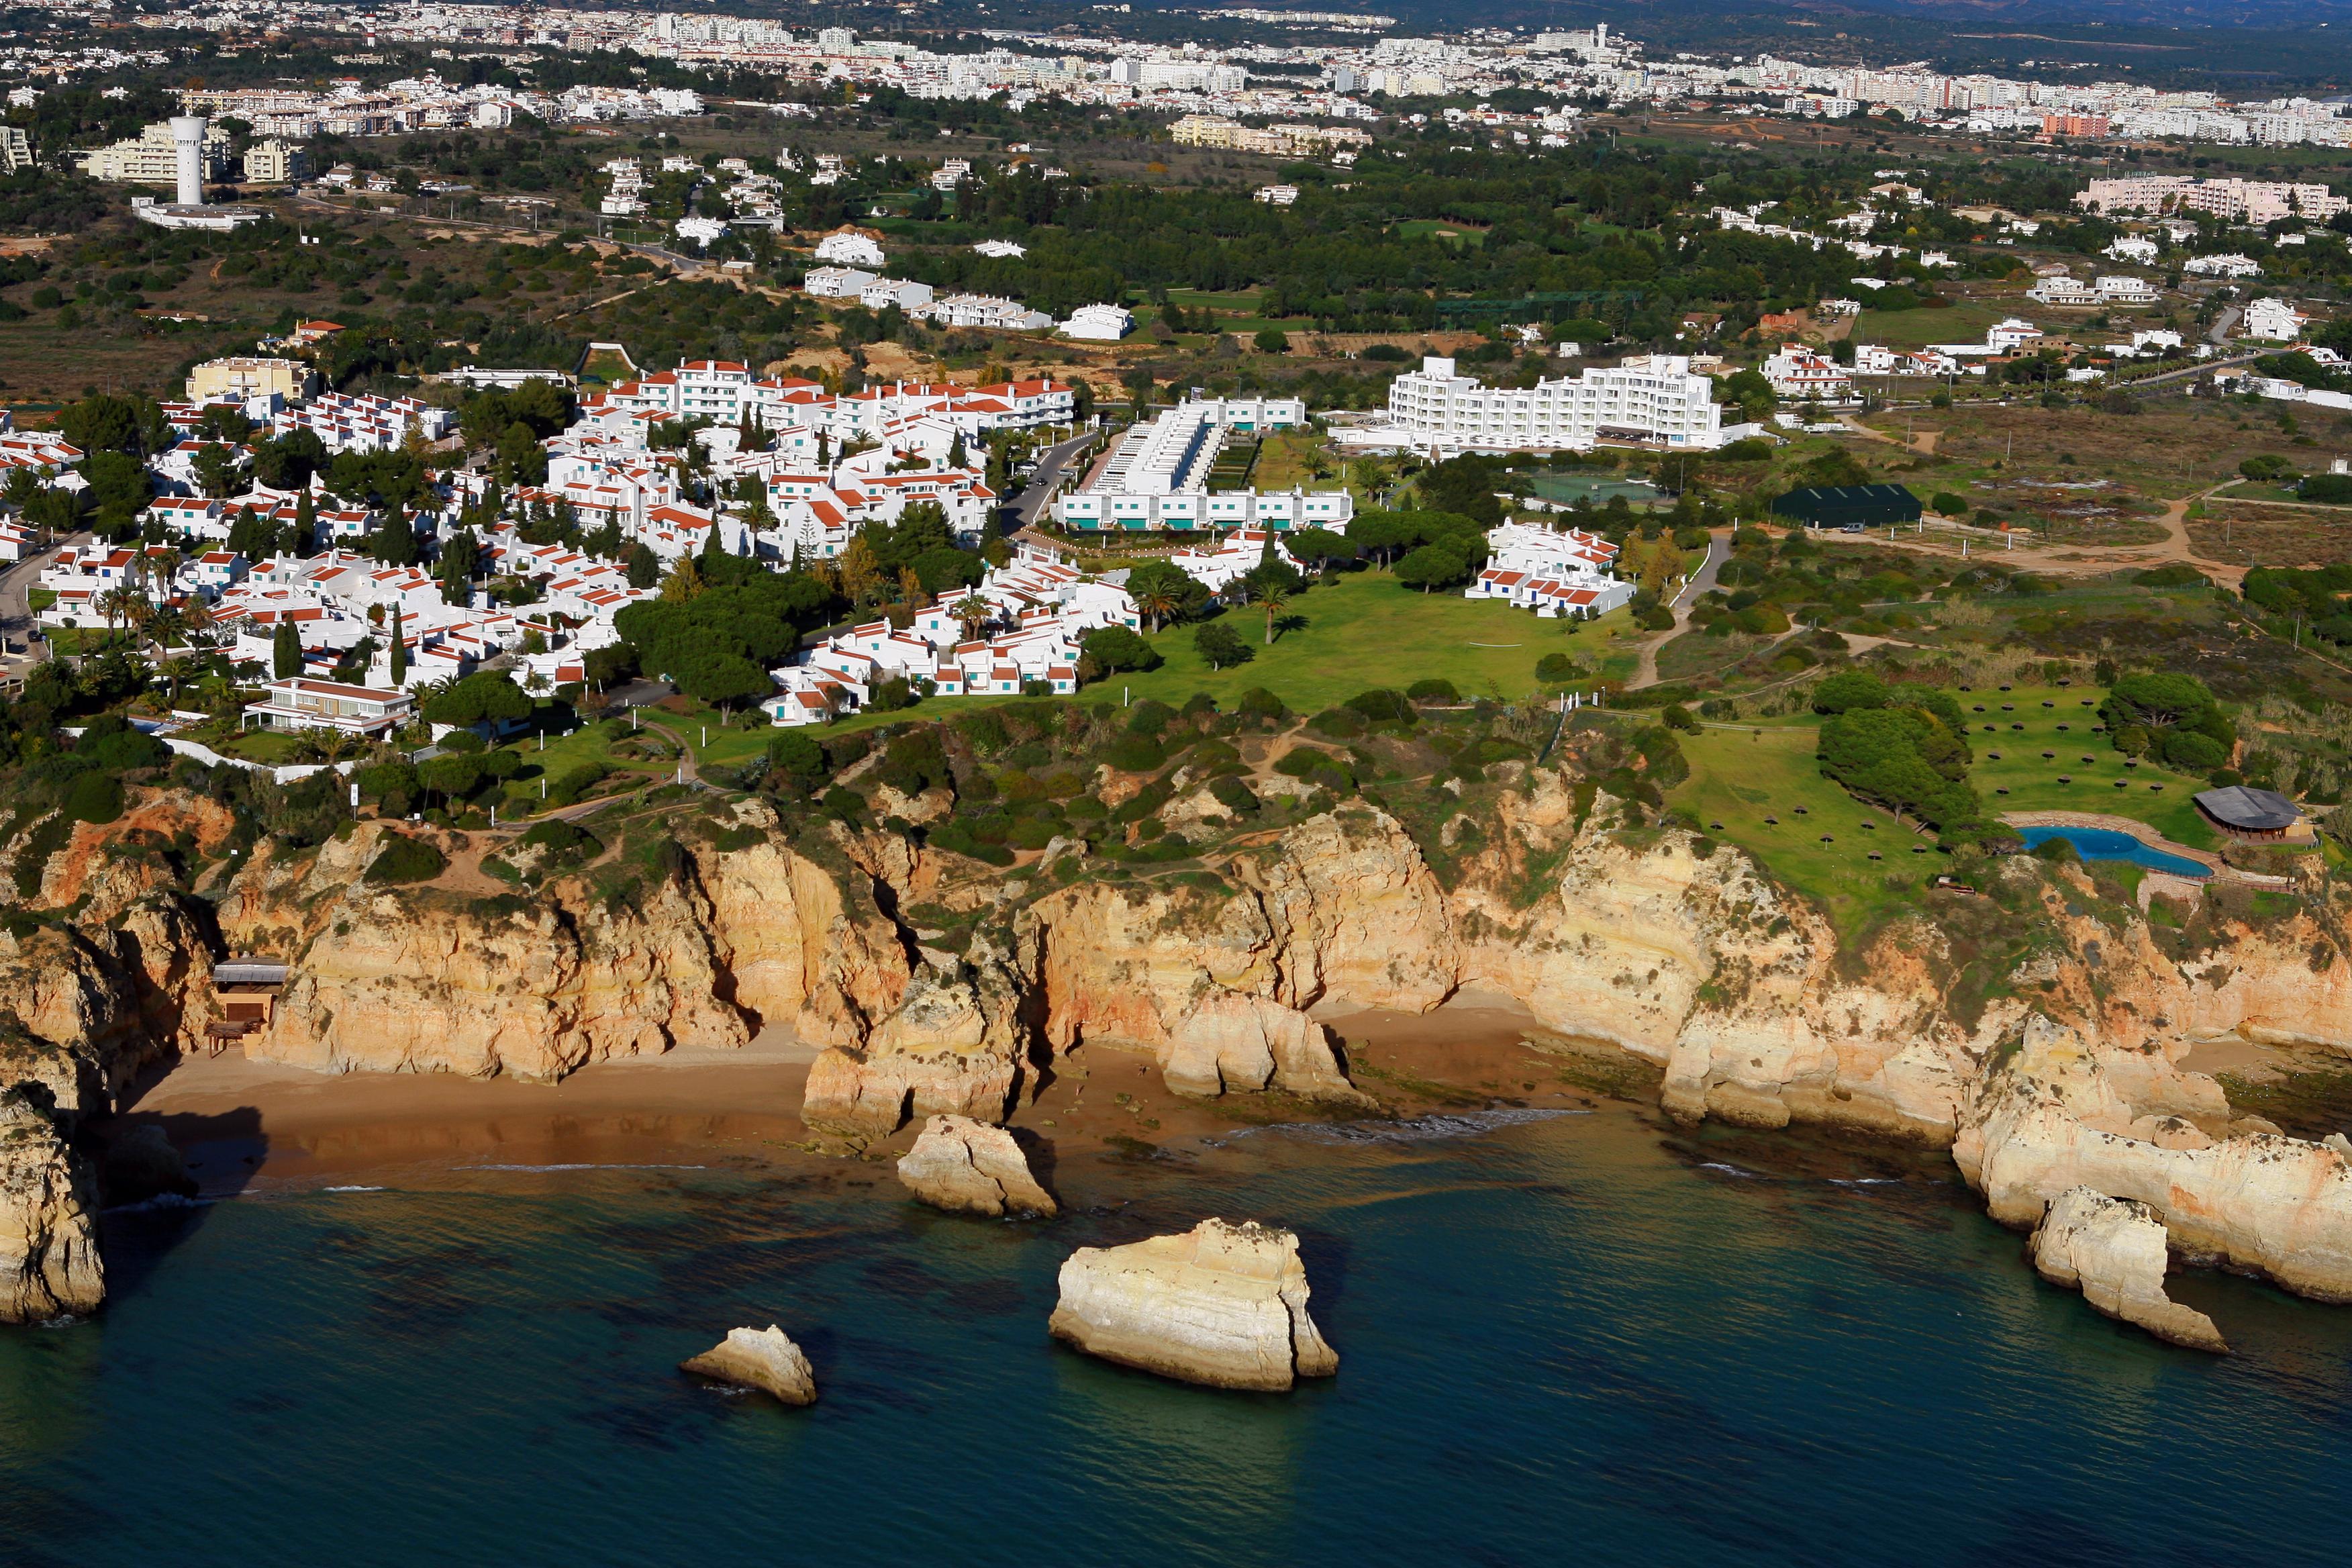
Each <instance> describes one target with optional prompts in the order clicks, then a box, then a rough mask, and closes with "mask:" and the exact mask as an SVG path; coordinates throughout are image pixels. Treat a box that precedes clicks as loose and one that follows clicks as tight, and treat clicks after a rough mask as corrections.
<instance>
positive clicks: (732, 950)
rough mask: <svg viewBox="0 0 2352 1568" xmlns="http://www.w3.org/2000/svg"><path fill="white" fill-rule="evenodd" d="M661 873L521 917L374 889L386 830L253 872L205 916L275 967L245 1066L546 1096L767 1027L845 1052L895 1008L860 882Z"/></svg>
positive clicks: (743, 819)
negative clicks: (280, 987)
mask: <svg viewBox="0 0 2352 1568" xmlns="http://www.w3.org/2000/svg"><path fill="white" fill-rule="evenodd" d="M738 826H739V827H750V828H751V829H752V830H753V831H752V832H751V834H750V835H748V836H747V837H749V838H750V839H751V842H749V843H748V845H747V846H745V847H736V848H728V847H720V846H723V845H724V844H725V843H726V842H728V840H726V839H724V838H722V839H721V840H720V846H714V845H706V846H704V847H702V848H701V849H700V850H699V851H698V852H693V853H684V852H682V853H680V854H678V855H677V856H676V857H674V858H670V859H667V860H665V861H664V862H663V863H662V865H661V866H660V867H659V868H658V870H657V872H656V874H653V875H650V876H649V877H647V878H646V879H644V880H642V881H640V882H638V883H636V884H634V885H632V886H631V887H630V888H629V889H628V890H627V891H626V893H625V895H621V896H614V895H600V894H598V893H597V892H596V890H595V889H594V887H593V884H590V883H587V882H583V881H567V882H560V883H558V884H556V885H555V886H554V887H552V888H551V889H547V890H546V891H545V892H544V893H543V894H542V896H541V897H539V898H535V899H531V900H520V899H512V898H500V897H498V896H496V895H490V896H483V897H468V896H465V895H462V894H458V893H456V892H454V891H452V890H450V889H441V888H436V889H406V888H383V887H376V886H373V885H371V884H368V883H367V882H365V881H363V880H362V872H363V870H364V869H365V868H366V867H367V866H368V864H369V863H370V862H371V861H372V860H373V858H375V856H376V855H377V854H378V853H379V852H380V850H381V847H382V842H383V837H384V836H385V835H386V834H387V833H389V832H391V831H393V829H392V828H390V827H388V826H385V825H383V824H369V825H366V826H362V827H361V828H359V829H358V830H357V831H356V832H354V833H352V835H351V836H350V837H348V838H347V839H344V840H340V841H331V842H329V843H328V844H326V845H324V846H322V847H320V849H319V851H318V852H317V853H316V854H315V855H314V856H310V857H305V858H284V857H275V856H271V855H268V854H267V853H264V854H261V855H257V857H256V858H255V860H254V861H253V863H252V864H251V865H249V866H248V867H247V868H246V870H245V871H244V872H242V873H240V875H239V876H238V877H237V879H236V881H235V883H234V884H233V885H232V886H231V888H230V889H229V890H228V894H227V896H226V898H225V899H224V900H223V902H222V905H221V923H222V927H223V930H224V931H225V932H226V934H227V935H228V937H229V939H230V941H231V942H232V944H233V945H236V946H238V947H240V948H246V949H250V950H253V951H258V952H275V953H281V954H284V955H286V956H287V957H288V958H289V960H290V961H291V962H292V963H293V972H292V973H291V974H290V975H289V981H288V984H287V987H286V990H285V993H284V994H282V995H281V996H280V997H279V999H278V1005H277V1008H276V1010H275V1016H274V1017H273V1019H272V1022H271V1026H270V1027H269V1028H268V1030H266V1031H264V1032H262V1033H261V1034H259V1035H257V1036H254V1037H250V1038H249V1039H248V1041H247V1047H246V1049H247V1054H248V1055H251V1056H253V1057H256V1058H263V1059H268V1060H273V1061H282V1062H287V1063H289V1064H292V1065H295V1066H299V1067H306V1068H315V1069H318V1070H320V1071H328V1072H352V1071H382V1072H455V1073H464V1074H468V1075H471V1076H476V1077H488V1076H491V1075H495V1074H500V1073H506V1074H512V1075H514V1076H517V1077H520V1078H526V1079H555V1078H560V1077H562V1076H563V1075H564V1074H566V1073H568V1072H571V1071H572V1070H573V1069H575V1068H579V1067H581V1066H583V1064H585V1063H588V1062H592V1061H602V1060H609V1059H613V1058H627V1057H636V1056H646V1055H654V1054H657V1053H659V1052H662V1051H666V1050H668V1049H670V1048H672V1047H676V1046H679V1045H687V1044H690V1045H696V1046H701V1047H719V1048H727V1047H740V1046H741V1045H743V1044H744V1043H745V1042H746V1041H748V1040H749V1039H750V1038H751V1036H752V1034H753V1033H755V1032H756V1031H757V1030H758V1029H759V1028H760V1027H761V1026H763V1025H764V1024H767V1023H771V1022H773V1023H781V1024H784V1025H788V1026H793V1027H794V1028H796V1029H797V1030H798V1031H799V1032H800V1033H801V1035H802V1036H803V1037H804V1038H809V1039H813V1040H815V1041H819V1042H824V1041H832V1040H845V1041H850V1042H862V1041H863V1040H864V1039H865V1038H866V1036H867V1035H868V1034H869V1033H871V1031H872V1029H873V1028H874V1026H875V1025H876V1022H877V1020H879V1019H881V1018H883V1017H886V1016H887V1015H888V1014H889V1013H890V1012H891V1011H892V1010H893V1009H894V1008H895V1007H896V1006H897V1005H898V1002H899V1000H900V999H901V997H902V996H903V995H904V994H905V991H906V987H907V979H908V963H907V959H906V954H905V950H904V947H903V945H902V943H901V942H900V940H899V935H898V930H897V928H896V927H895V926H894V925H893V924H892V923H891V922H890V921H889V920H888V919H887V917H886V916H884V915H883V914H882V913H881V912H880V910H879V909H878V907H877V904H876V901H875V899H874V896H873V889H874V886H875V884H874V883H873V882H872V880H871V879H870V877H869V876H868V874H867V873H866V872H864V871H862V870H860V869H859V868H856V866H854V865H852V864H850V863H849V862H848V861H847V859H846V858H844V859H843V860H842V861H841V862H840V863H839V864H837V865H836V866H835V867H834V868H830V869H828V868H823V867H820V866H818V865H816V864H814V863H813V862H811V861H810V860H808V859H807V858H804V857H803V856H801V855H800V854H798V853H796V852H794V851H793V850H792V849H791V848H789V847H785V846H783V845H782V844H780V843H778V842H776V841H774V840H772V839H771V838H769V837H766V833H767V831H768V829H769V828H770V827H772V816H769V814H768V813H767V811H766V808H765V807H763V806H761V805H757V804H756V803H746V805H744V806H743V807H742V808H741V814H740V821H739V823H738Z"/></svg>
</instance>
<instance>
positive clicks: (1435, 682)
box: [1404, 675, 1462, 707]
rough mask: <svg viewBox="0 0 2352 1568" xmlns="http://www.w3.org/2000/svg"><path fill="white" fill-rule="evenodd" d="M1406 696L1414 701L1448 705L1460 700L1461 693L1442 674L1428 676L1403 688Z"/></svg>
mask: <svg viewBox="0 0 2352 1568" xmlns="http://www.w3.org/2000/svg"><path fill="white" fill-rule="evenodd" d="M1404 694H1405V695H1406V696H1407V697H1409V698H1411V699H1412V700H1414V701H1415V702H1436V703H1440V704H1443V705H1445V706H1448V707H1451V706H1452V705H1454V703H1457V702H1459V701H1461V700H1462V693H1461V692H1460V691H1459V690H1457V689H1455V687H1454V682H1452V681H1450V680H1447V679H1444V677H1443V676H1435V675H1433V676H1429V677H1426V678H1425V679H1420V680H1416V681H1414V682H1413V683H1412V685H1411V686H1409V687H1407V688H1405V693H1404Z"/></svg>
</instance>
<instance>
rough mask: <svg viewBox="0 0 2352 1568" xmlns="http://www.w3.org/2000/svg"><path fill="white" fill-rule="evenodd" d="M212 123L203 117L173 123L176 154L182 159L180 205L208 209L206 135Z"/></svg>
mask: <svg viewBox="0 0 2352 1568" xmlns="http://www.w3.org/2000/svg"><path fill="white" fill-rule="evenodd" d="M210 123H211V122H210V121H207V120H205V117H204V116H203V115H201V114H183V115H181V116H179V117H178V118H176V119H174V120H173V121H172V150H173V152H174V153H177V154H178V156H179V174H180V205H182V206H189V207H200V206H202V205H205V130H206V129H207V127H208V126H209V125H210Z"/></svg>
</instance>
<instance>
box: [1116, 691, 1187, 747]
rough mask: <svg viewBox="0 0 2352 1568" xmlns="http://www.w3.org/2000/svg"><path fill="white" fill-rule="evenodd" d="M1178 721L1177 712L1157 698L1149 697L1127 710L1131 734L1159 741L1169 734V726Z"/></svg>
mask: <svg viewBox="0 0 2352 1568" xmlns="http://www.w3.org/2000/svg"><path fill="white" fill-rule="evenodd" d="M1175 721H1176V710H1174V709H1173V708H1171V707H1169V706H1168V704H1166V703H1165V702H1162V701H1160V700H1158V699H1156V698H1150V697H1147V698H1145V699H1144V700H1142V701H1140V702H1139V703H1137V704H1136V705H1135V706H1134V707H1132V708H1129V710H1127V727H1128V730H1129V732H1131V733H1133V734H1138V735H1149V736H1150V737H1151V738H1152V739H1154V740H1158V739H1159V738H1160V736H1161V735H1163V734H1165V733H1167V731H1168V726H1169V725H1171V724H1173V723H1174V722H1175Z"/></svg>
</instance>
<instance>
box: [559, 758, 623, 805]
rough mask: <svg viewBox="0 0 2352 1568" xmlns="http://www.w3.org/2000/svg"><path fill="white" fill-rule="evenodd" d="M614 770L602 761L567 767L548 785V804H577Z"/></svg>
mask: <svg viewBox="0 0 2352 1568" xmlns="http://www.w3.org/2000/svg"><path fill="white" fill-rule="evenodd" d="M612 772H613V770H612V769H610V768H608V767H606V766H605V765H604V763H579V764H577V765H576V766H573V767H570V768H566V769H565V770H564V771H563V773H562V774H561V775H560V776H559V777H558V778H556V779H555V781H554V782H553V783H551V784H549V785H548V786H547V804H548V805H558V806H562V805H579V804H580V802H581V801H582V800H583V799H585V798H586V797H587V795H588V792H589V791H590V790H592V789H594V788H595V787H596V786H597V785H598V784H603V783H604V781H605V780H606V779H607V778H609V777H611V776H612Z"/></svg>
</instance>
